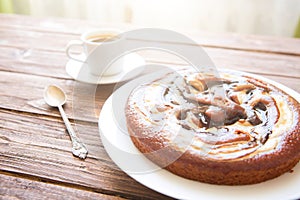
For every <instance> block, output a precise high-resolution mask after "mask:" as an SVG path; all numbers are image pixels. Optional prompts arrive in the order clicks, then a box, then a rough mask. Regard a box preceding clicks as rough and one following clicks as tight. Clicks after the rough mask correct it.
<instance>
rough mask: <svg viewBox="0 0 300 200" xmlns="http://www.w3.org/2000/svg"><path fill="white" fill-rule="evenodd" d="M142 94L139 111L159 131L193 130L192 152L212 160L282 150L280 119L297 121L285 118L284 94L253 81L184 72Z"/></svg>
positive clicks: (146, 88) (143, 88)
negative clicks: (175, 128)
mask: <svg viewBox="0 0 300 200" xmlns="http://www.w3.org/2000/svg"><path fill="white" fill-rule="evenodd" d="M137 90H138V91H139V92H137ZM137 90H136V92H134V93H135V94H137V93H138V95H136V98H135V101H134V107H135V109H136V110H137V111H138V112H139V113H140V114H141V115H142V116H143V119H146V120H147V122H149V123H150V124H151V127H152V128H153V129H154V130H156V131H158V130H161V129H162V128H164V129H168V130H173V129H174V126H180V127H181V128H182V130H184V132H186V133H187V134H188V133H190V132H192V133H193V134H194V135H195V138H194V140H193V142H192V144H191V147H190V148H193V149H194V151H196V152H198V153H201V154H205V155H207V157H209V158H211V159H219V158H222V159H239V158H245V157H247V156H250V155H253V153H254V154H256V153H263V152H264V151H270V150H274V149H276V148H277V146H278V145H277V144H278V141H277V140H274V138H275V139H276V137H277V135H278V133H277V132H276V134H274V135H273V131H274V127H275V126H277V125H276V124H277V123H278V122H279V121H280V122H279V123H281V124H282V125H283V127H282V128H284V127H287V126H288V121H287V120H285V119H286V118H288V117H291V116H290V115H291V114H290V112H286V113H285V114H284V115H285V116H283V119H281V118H280V117H281V116H280V115H281V113H282V112H281V110H282V109H285V110H286V111H287V109H288V105H283V102H284V97H282V95H281V94H280V92H278V91H277V90H274V88H272V86H270V85H267V84H266V83H264V82H261V81H259V80H256V79H253V78H251V77H245V76H243V77H241V76H234V75H229V74H223V75H222V77H216V76H213V75H208V74H203V73H202V74H201V73H194V72H191V71H183V72H181V73H180V74H177V73H170V74H167V75H166V76H165V77H163V78H160V79H158V80H155V81H153V82H151V83H148V84H145V85H143V86H141V87H139V88H138V89H137ZM141 91H143V92H141ZM141 97H142V98H141ZM129 103H130V102H129ZM278 104H280V105H281V108H279V107H278ZM149 127H150V126H149ZM272 135H273V136H272ZM270 137H272V139H270ZM269 140H270V142H269V144H268V145H265V144H266V143H267V142H268V141H269ZM262 147H264V148H262Z"/></svg>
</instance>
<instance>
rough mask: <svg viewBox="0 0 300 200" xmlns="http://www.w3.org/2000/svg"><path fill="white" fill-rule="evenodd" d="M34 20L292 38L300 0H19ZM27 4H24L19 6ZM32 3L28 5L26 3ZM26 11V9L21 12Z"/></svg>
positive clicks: (298, 13) (15, 0)
mask: <svg viewBox="0 0 300 200" xmlns="http://www.w3.org/2000/svg"><path fill="white" fill-rule="evenodd" d="M14 2H15V3H16V4H15V5H16V9H17V11H18V12H20V13H22V12H23V13H24V9H27V10H29V11H28V12H29V13H30V14H31V15H33V16H56V17H68V18H79V19H87V20H94V21H98V22H104V23H116V22H117V23H119V22H127V23H132V24H135V25H140V26H148V27H161V28H170V29H179V30H182V29H189V30H205V31H213V32H238V33H247V34H265V35H281V36H293V34H294V30H295V27H296V24H297V22H298V20H300V0H14ZM20 4H22V6H20ZM25 4H27V6H26V5H25ZM22 9H23V10H22Z"/></svg>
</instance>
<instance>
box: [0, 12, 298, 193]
mask: <svg viewBox="0 0 300 200" xmlns="http://www.w3.org/2000/svg"><path fill="white" fill-rule="evenodd" d="M107 26H108V25H107V24H98V23H95V22H87V21H80V20H71V19H54V18H46V19H43V18H35V17H28V16H18V15H3V14H0V119H1V120H0V198H2V196H3V195H2V194H4V195H5V199H8V198H11V199H14V198H20V199H24V198H25V199H34V198H35V197H36V198H37V199H41V198H43V197H45V199H64V198H66V197H68V196H70V195H74V198H75V199H76V198H77V199H81V198H83V199H85V198H89V199H98V198H99V199H106V198H108V199H110V198H114V199H115V198H129V199H169V198H168V197H166V196H163V195H161V194H159V193H157V192H154V191H152V190H150V189H148V188H146V187H144V186H142V185H141V184H139V183H137V182H136V181H135V180H133V179H132V178H130V177H129V176H128V175H126V174H125V173H124V172H123V171H121V170H120V169H119V168H118V167H117V166H116V165H115V164H114V163H113V161H112V160H111V159H110V158H109V156H108V155H107V153H106V151H105V149H104V148H103V146H102V142H101V139H100V136H99V132H98V127H97V121H98V115H99V112H100V110H101V108H102V106H103V103H104V102H105V100H106V99H107V98H108V97H109V95H110V94H111V93H112V92H113V91H114V90H115V89H116V88H118V87H119V86H121V85H122V84H120V85H114V84H111V85H101V86H93V85H89V84H83V83H78V82H76V81H74V80H72V78H71V77H69V75H68V74H67V73H66V72H65V65H66V63H67V61H68V58H67V57H66V55H65V46H66V44H67V43H68V41H69V40H71V39H78V38H79V36H80V34H81V33H82V32H83V31H85V30H88V29H90V28H103V27H107ZM109 26H110V27H112V25H109ZM113 27H116V28H119V29H121V30H131V29H134V28H136V27H133V26H129V25H128V24H114V25H113ZM139 28H140V27H139ZM183 33H185V32H183ZM186 35H187V36H190V37H191V38H192V39H193V40H194V41H195V42H196V43H198V44H199V45H203V46H204V50H205V51H206V52H207V54H208V56H209V57H210V58H211V59H212V60H213V62H214V63H215V66H217V67H218V68H228V69H234V70H242V71H246V72H251V73H254V74H259V75H263V76H264V77H267V78H270V79H272V80H274V81H277V82H279V83H282V84H284V85H286V86H288V87H290V88H292V89H294V90H296V91H297V92H300V81H299V79H300V40H299V39H292V38H278V37H265V36H251V35H239V34H213V33H206V32H193V33H191V32H189V33H186ZM133 40H135V38H133ZM157 42H170V41H157ZM171 42H173V43H172V44H176V45H179V44H177V43H176V41H171ZM180 45H189V46H192V45H194V44H191V43H185V44H180ZM139 54H140V55H142V56H143V57H144V58H145V60H146V61H147V63H148V64H155V65H170V66H173V67H176V66H179V65H185V64H186V62H184V61H183V60H181V59H179V58H177V57H175V56H172V55H170V54H167V53H163V52H158V51H156V52H155V51H141V52H139ZM148 70H149V69H148ZM48 84H56V85H59V86H60V87H62V88H63V89H64V90H65V91H66V94H67V96H68V99H67V104H66V105H65V106H64V108H65V111H66V113H67V115H68V117H69V118H70V120H71V123H72V125H73V126H74V128H75V130H76V131H77V133H78V135H79V137H80V138H81V139H82V140H83V142H84V143H85V144H86V145H87V147H88V149H89V155H88V158H87V159H86V160H85V161H82V160H79V159H77V158H75V157H73V156H72V154H71V143H70V139H69V137H68V135H67V133H66V130H65V126H64V124H63V121H62V119H61V118H60V115H59V112H58V110H57V109H55V108H50V107H49V106H47V105H46V104H45V102H44V100H43V91H44V88H45V86H47V85H48ZM41 191H44V193H43V192H41Z"/></svg>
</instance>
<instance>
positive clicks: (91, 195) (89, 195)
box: [0, 174, 123, 200]
mask: <svg viewBox="0 0 300 200" xmlns="http://www.w3.org/2000/svg"><path fill="white" fill-rule="evenodd" d="M0 180H1V181H0V196H1V199H6V200H10V199H32V200H35V199H37V200H42V199H53V200H54V199H58V200H61V199H78V200H81V199H123V198H121V197H117V196H110V195H105V194H100V193H96V192H91V191H84V190H79V189H75V188H69V187H64V186H59V185H54V184H49V183H43V182H39V181H33V180H28V179H24V178H21V177H14V176H8V175H5V174H0Z"/></svg>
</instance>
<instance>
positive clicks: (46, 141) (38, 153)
mask: <svg viewBox="0 0 300 200" xmlns="http://www.w3.org/2000/svg"><path fill="white" fill-rule="evenodd" d="M0 118H1V119H3V120H1V123H0V127H1V128H0V155H1V156H0V169H1V170H3V171H8V172H15V173H17V174H23V175H25V176H26V175H30V176H33V177H39V178H40V179H42V180H46V181H48V182H56V183H59V184H62V185H69V186H73V187H78V186H80V187H81V188H83V189H86V190H91V191H97V192H100V193H105V194H112V195H113V194H115V195H118V196H122V197H126V198H142V197H143V198H146V197H147V198H148V199H161V198H165V197H164V196H163V195H160V194H158V193H156V192H153V191H151V190H150V189H147V188H145V187H144V186H142V185H140V184H139V183H137V182H136V181H134V180H133V179H131V178H130V177H129V176H127V175H126V174H125V173H124V172H122V171H121V170H120V169H119V168H118V167H117V166H116V165H115V164H114V163H113V161H112V160H111V159H110V158H109V157H108V155H107V153H106V151H105V150H104V148H103V146H102V143H101V139H100V135H99V132H98V127H97V124H96V123H87V122H81V121H77V122H76V126H75V124H74V123H72V125H73V126H74V127H75V129H76V130H77V134H78V136H79V137H80V138H81V140H82V141H83V142H84V143H85V144H86V146H87V148H88V150H89V154H88V157H87V159H86V160H84V161H82V160H80V159H78V158H76V157H73V156H72V153H71V143H70V139H69V137H68V135H67V133H66V130H65V125H64V124H63V122H62V120H61V119H60V118H56V117H50V116H49V117H47V116H43V115H34V114H31V113H27V114H25V113H21V112H20V113H16V112H14V111H6V110H2V109H0Z"/></svg>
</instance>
